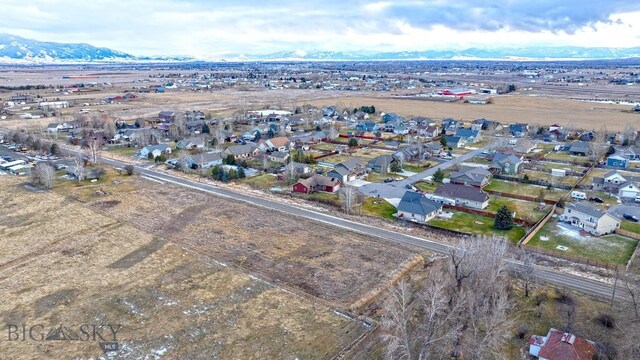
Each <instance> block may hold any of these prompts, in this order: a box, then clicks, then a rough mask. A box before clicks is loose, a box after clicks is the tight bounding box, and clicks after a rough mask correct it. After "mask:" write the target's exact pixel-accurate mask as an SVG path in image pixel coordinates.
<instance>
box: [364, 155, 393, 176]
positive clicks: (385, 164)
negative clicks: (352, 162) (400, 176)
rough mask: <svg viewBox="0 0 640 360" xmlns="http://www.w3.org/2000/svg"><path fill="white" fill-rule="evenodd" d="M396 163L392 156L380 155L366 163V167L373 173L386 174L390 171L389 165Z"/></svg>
mask: <svg viewBox="0 0 640 360" xmlns="http://www.w3.org/2000/svg"><path fill="white" fill-rule="evenodd" d="M394 162H396V163H397V162H398V161H397V160H396V159H395V158H394V157H393V156H392V155H380V156H376V157H374V158H373V159H371V160H369V162H367V167H368V168H369V169H371V171H373V172H377V173H381V174H386V173H388V172H389V171H391V164H393V163H394Z"/></svg>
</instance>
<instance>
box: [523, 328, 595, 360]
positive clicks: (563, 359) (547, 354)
mask: <svg viewBox="0 0 640 360" xmlns="http://www.w3.org/2000/svg"><path fill="white" fill-rule="evenodd" d="M529 354H530V355H531V356H534V357H536V358H538V359H540V360H593V358H594V357H595V355H596V347H595V344H594V343H593V342H592V341H589V340H584V339H582V338H579V337H577V336H575V335H572V334H569V333H565V332H562V331H559V330H556V329H554V328H551V329H549V332H548V333H547V336H540V335H533V336H531V338H530V339H529Z"/></svg>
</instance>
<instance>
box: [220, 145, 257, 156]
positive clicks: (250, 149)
mask: <svg viewBox="0 0 640 360" xmlns="http://www.w3.org/2000/svg"><path fill="white" fill-rule="evenodd" d="M259 154H260V150H259V149H258V148H257V147H256V146H255V145H252V144H246V145H235V146H229V147H228V148H226V149H224V151H223V152H222V155H223V156H229V155H231V156H233V158H234V159H236V160H237V159H247V158H252V157H254V156H257V155H259Z"/></svg>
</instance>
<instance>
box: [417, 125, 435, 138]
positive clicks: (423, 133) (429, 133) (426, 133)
mask: <svg viewBox="0 0 640 360" xmlns="http://www.w3.org/2000/svg"><path fill="white" fill-rule="evenodd" d="M418 136H419V137H426V138H434V137H436V136H438V128H437V127H435V126H433V125H426V126H425V125H418Z"/></svg>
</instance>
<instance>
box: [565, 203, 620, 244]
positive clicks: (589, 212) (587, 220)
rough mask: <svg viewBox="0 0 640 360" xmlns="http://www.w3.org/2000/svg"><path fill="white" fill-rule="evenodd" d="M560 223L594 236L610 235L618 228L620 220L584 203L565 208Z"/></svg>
mask: <svg viewBox="0 0 640 360" xmlns="http://www.w3.org/2000/svg"><path fill="white" fill-rule="evenodd" d="M560 221H564V222H567V223H570V224H571V225H573V226H577V227H579V228H581V229H583V230H584V231H586V232H588V233H590V234H592V235H595V236H600V235H604V234H610V233H612V232H614V231H615V230H616V229H618V228H619V227H620V220H618V219H617V218H615V217H613V216H612V215H610V214H607V213H605V212H602V211H600V210H599V209H598V208H596V207H594V206H592V205H589V204H586V203H576V204H571V205H569V206H567V207H565V209H564V213H563V214H562V215H560Z"/></svg>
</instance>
